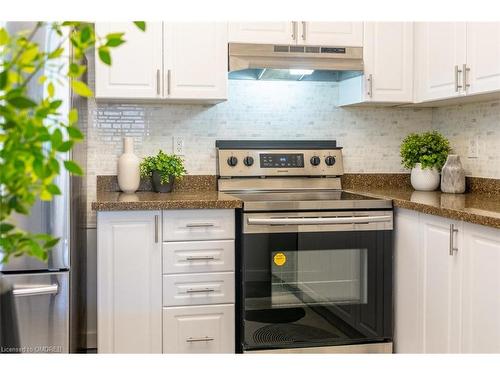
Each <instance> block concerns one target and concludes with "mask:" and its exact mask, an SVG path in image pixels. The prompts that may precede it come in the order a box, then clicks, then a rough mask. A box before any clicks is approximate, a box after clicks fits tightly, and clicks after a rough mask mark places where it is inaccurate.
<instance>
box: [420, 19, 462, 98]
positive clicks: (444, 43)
mask: <svg viewBox="0 0 500 375" xmlns="http://www.w3.org/2000/svg"><path fill="white" fill-rule="evenodd" d="M415 53H416V60H415V66H416V69H417V71H416V77H415V78H416V79H415V83H416V89H417V90H416V96H417V101H429V100H437V99H446V98H451V97H457V96H460V95H464V94H465V91H463V90H462V86H463V76H462V74H461V70H462V68H463V64H465V62H466V25H465V23H463V22H425V23H420V22H418V23H416V25H415Z"/></svg>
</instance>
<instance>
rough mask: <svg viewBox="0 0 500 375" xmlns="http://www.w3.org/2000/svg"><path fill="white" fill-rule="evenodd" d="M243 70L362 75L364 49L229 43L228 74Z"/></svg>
mask: <svg viewBox="0 0 500 375" xmlns="http://www.w3.org/2000/svg"><path fill="white" fill-rule="evenodd" d="M243 69H302V70H304V69H307V70H321V71H325V70H327V71H360V72H362V71H363V48H362V47H336V46H299V45H281V44H280V45H274V44H248V43H229V71H230V72H233V71H239V70H243Z"/></svg>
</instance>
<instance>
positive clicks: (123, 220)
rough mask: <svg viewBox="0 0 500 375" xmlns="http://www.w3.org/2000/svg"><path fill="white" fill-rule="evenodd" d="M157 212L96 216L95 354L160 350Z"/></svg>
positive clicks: (155, 351) (160, 295)
mask: <svg viewBox="0 0 500 375" xmlns="http://www.w3.org/2000/svg"><path fill="white" fill-rule="evenodd" d="M160 217H161V216H160V212H159V211H124V212H121V211H116V212H99V213H98V215H97V246H98V247H97V316H98V323H97V324H98V332H99V334H98V350H99V353H161V352H162V335H161V328H162V316H161V315H162V294H161V291H162V290H161V288H162V286H161V285H162V279H161V277H162V275H161V236H160V234H161V233H160V229H159V228H158V226H159V223H158V221H159V218H160Z"/></svg>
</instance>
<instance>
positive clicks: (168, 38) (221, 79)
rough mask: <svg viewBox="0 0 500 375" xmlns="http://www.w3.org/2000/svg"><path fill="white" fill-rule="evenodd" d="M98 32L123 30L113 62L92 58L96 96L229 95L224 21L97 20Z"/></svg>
mask: <svg viewBox="0 0 500 375" xmlns="http://www.w3.org/2000/svg"><path fill="white" fill-rule="evenodd" d="M96 30H97V31H98V33H99V35H105V34H107V33H108V32H117V31H125V39H126V43H125V44H123V45H122V46H119V47H117V48H116V49H113V51H112V58H113V60H112V61H113V63H112V65H111V66H106V65H105V64H103V63H102V62H100V61H98V59H96V98H97V99H155V100H156V99H161V100H165V101H174V102H176V101H186V102H192V101H201V102H209V103H215V102H218V101H222V100H225V99H227V23H217V22H193V23H169V22H163V23H162V22H156V23H154V22H153V23H150V22H148V23H147V27H146V32H144V33H143V32H142V31H140V30H138V29H137V28H136V27H135V26H134V25H133V24H132V23H130V24H127V23H97V24H96Z"/></svg>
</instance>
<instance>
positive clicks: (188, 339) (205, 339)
mask: <svg viewBox="0 0 500 375" xmlns="http://www.w3.org/2000/svg"><path fill="white" fill-rule="evenodd" d="M214 340H215V339H214V338H213V337H209V336H205V337H188V338H187V339H186V342H200V341H214Z"/></svg>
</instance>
